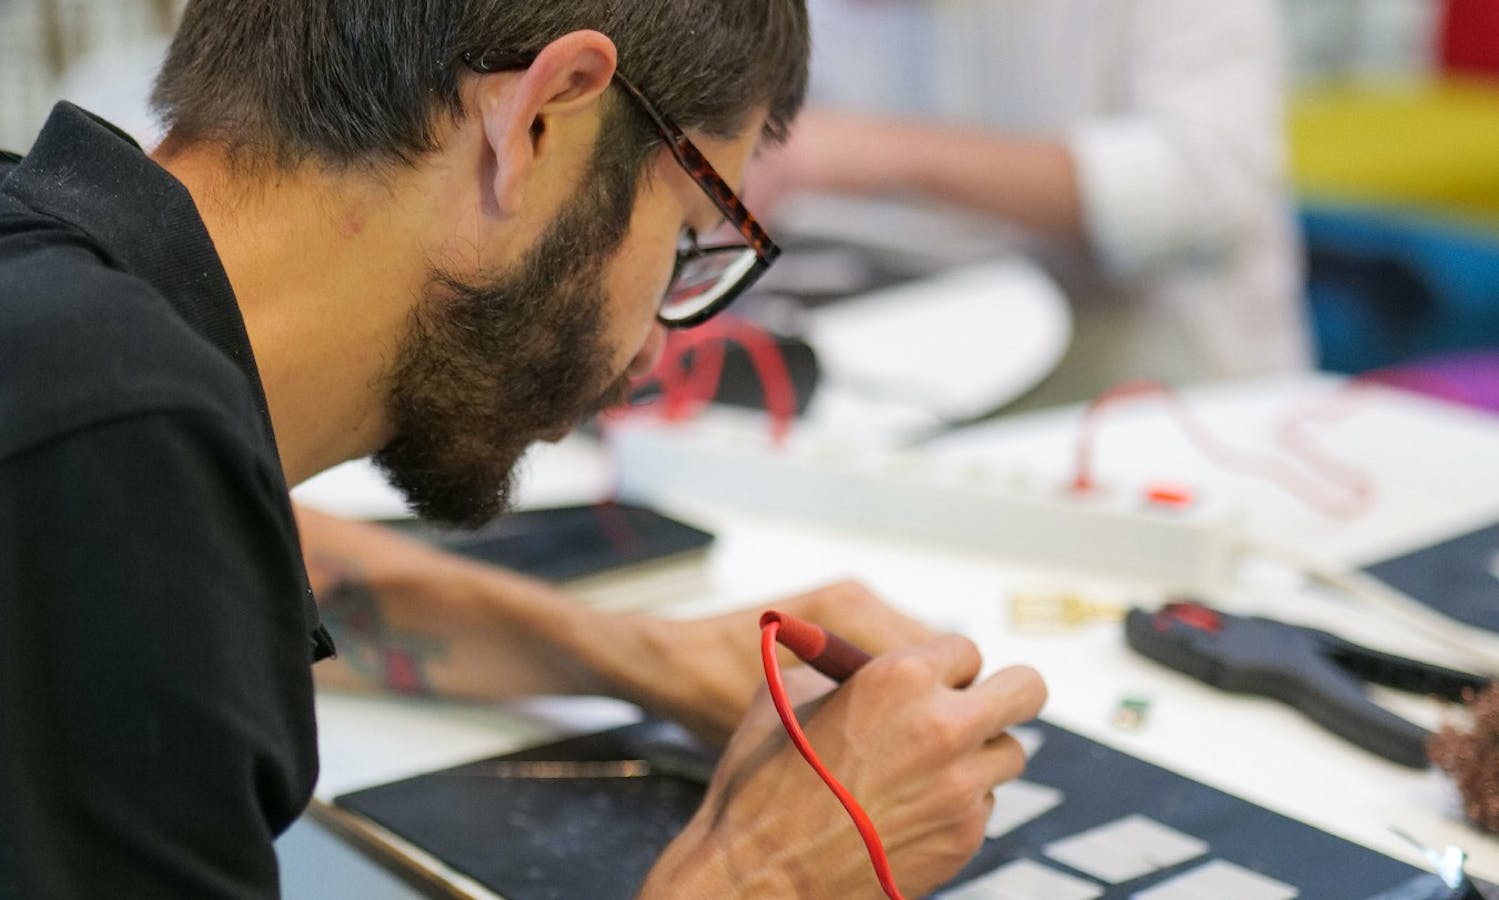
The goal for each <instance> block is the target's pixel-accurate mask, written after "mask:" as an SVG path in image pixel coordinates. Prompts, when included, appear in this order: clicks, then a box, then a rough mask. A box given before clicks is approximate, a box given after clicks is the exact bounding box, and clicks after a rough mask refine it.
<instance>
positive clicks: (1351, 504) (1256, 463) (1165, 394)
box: [1072, 381, 1374, 518]
mask: <svg viewBox="0 0 1499 900" xmlns="http://www.w3.org/2000/svg"><path fill="white" fill-rule="evenodd" d="M1355 386H1356V385H1355ZM1142 396H1158V397H1160V398H1161V399H1162V400H1163V401H1165V403H1166V409H1167V411H1168V412H1169V413H1170V414H1171V416H1172V418H1173V419H1174V420H1175V422H1176V424H1177V427H1178V428H1179V429H1180V430H1181V432H1182V433H1183V435H1184V436H1185V437H1186V438H1187V440H1188V441H1190V442H1191V443H1192V445H1193V446H1195V447H1196V448H1197V450H1198V452H1200V453H1201V454H1202V455H1203V456H1205V457H1206V458H1208V459H1210V460H1212V461H1213V462H1215V463H1217V464H1218V465H1220V466H1222V467H1223V468H1225V469H1228V470H1230V471H1235V472H1239V473H1240V474H1243V475H1248V476H1251V477H1255V478H1259V479H1262V480H1264V481H1268V482H1270V483H1271V484H1274V485H1276V486H1277V487H1279V488H1281V489H1282V490H1284V491H1286V492H1287V493H1289V494H1290V495H1291V496H1293V497H1295V498H1296V499H1298V500H1300V501H1301V502H1303V503H1305V504H1306V505H1308V506H1310V507H1312V508H1313V509H1316V510H1318V511H1319V512H1322V513H1323V514H1325V515H1328V516H1332V517H1334V518H1351V517H1353V516H1357V515H1360V514H1362V513H1364V512H1366V511H1367V510H1368V508H1369V505H1370V503H1372V502H1373V497H1374V487H1373V485H1372V484H1371V483H1370V482H1369V479H1368V478H1367V476H1365V475H1364V474H1363V473H1362V472H1359V471H1358V470H1356V469H1354V468H1352V467H1350V466H1348V465H1346V464H1343V463H1340V462H1338V461H1337V460H1334V459H1333V458H1332V457H1331V456H1329V455H1328V454H1326V453H1325V452H1322V451H1321V450H1320V449H1318V448H1317V447H1315V446H1314V445H1312V444H1311V443H1310V442H1309V441H1306V440H1305V439H1304V438H1302V437H1301V435H1300V434H1299V433H1298V432H1297V430H1296V429H1297V428H1299V426H1300V425H1302V424H1305V422H1306V421H1309V420H1310V417H1309V416H1305V415H1303V416H1302V417H1300V418H1296V419H1288V420H1287V421H1286V422H1285V423H1284V424H1283V426H1282V431H1281V440H1282V442H1283V443H1284V444H1285V445H1286V447H1287V449H1288V450H1289V451H1290V453H1291V455H1292V456H1294V457H1296V458H1297V459H1299V460H1300V461H1301V462H1302V463H1303V464H1304V465H1305V466H1306V467H1307V468H1308V469H1311V470H1312V471H1314V472H1315V473H1316V474H1317V475H1318V476H1320V477H1321V478H1322V479H1323V481H1325V482H1328V484H1322V483H1319V482H1317V481H1315V480H1313V479H1311V478H1310V477H1309V476H1308V475H1307V474H1306V473H1305V472H1302V471H1301V470H1299V469H1297V468H1295V467H1294V466H1291V465H1289V464H1288V463H1286V462H1285V461H1284V460H1280V459H1276V458H1275V457H1272V456H1266V455H1264V454H1256V453H1251V452H1249V451H1246V450H1240V449H1239V448H1237V447H1232V446H1229V445H1228V444H1225V443H1224V442H1223V441H1221V440H1219V439H1218V438H1217V437H1215V436H1214V435H1213V433H1212V432H1211V431H1209V430H1208V428H1207V427H1206V426H1204V425H1203V424H1202V422H1201V421H1199V420H1198V419H1197V417H1196V416H1195V415H1193V414H1192V410H1191V408H1190V407H1188V406H1187V404H1186V401H1184V400H1183V399H1182V398H1181V396H1180V395H1179V394H1177V393H1176V392H1175V391H1174V390H1172V389H1171V388H1170V387H1168V386H1166V385H1164V384H1160V383H1158V382H1154V381H1127V382H1124V383H1123V384H1120V385H1117V386H1116V387H1113V388H1110V389H1109V390H1107V391H1105V392H1104V393H1102V394H1100V395H1099V396H1098V397H1097V398H1095V399H1094V400H1093V402H1091V403H1089V404H1088V407H1087V409H1086V410H1084V412H1083V419H1082V423H1081V425H1080V426H1079V430H1078V437H1077V445H1076V456H1075V459H1076V468H1075V469H1074V475H1073V480H1072V487H1073V490H1076V491H1089V490H1092V489H1093V487H1094V480H1093V458H1094V456H1095V450H1094V445H1095V444H1096V442H1097V439H1098V429H1099V422H1100V420H1101V418H1102V414H1103V412H1104V411H1105V410H1106V409H1108V408H1109V407H1111V406H1114V405H1116V404H1118V403H1120V402H1121V401H1124V400H1128V399H1133V398H1137V397H1142ZM1329 484H1330V485H1332V486H1334V487H1335V488H1336V492H1334V493H1330V492H1329Z"/></svg>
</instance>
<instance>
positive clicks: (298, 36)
mask: <svg viewBox="0 0 1499 900" xmlns="http://www.w3.org/2000/svg"><path fill="white" fill-rule="evenodd" d="M579 29H595V30H598V31H600V32H603V33H604V34H606V35H608V36H609V37H610V38H611V39H612V40H613V41H614V43H615V45H616V46H617V47H618V49H619V66H620V71H622V72H623V73H624V74H625V75H626V76H628V77H629V78H630V80H631V81H633V82H634V83H635V84H636V85H638V86H639V87H640V89H641V90H642V91H643V92H644V93H645V94H646V96H648V97H650V98H651V100H652V101H654V102H655V103H656V104H657V106H658V107H659V108H660V109H661V111H662V112H663V113H665V114H666V115H667V116H669V117H671V118H672V119H674V120H675V121H676V122H677V123H678V124H679V125H681V126H682V127H683V128H698V129H701V130H703V131H704V132H706V133H708V134H711V135H713V136H715V137H722V138H731V137H735V136H737V135H739V134H740V133H742V131H743V129H744V125H745V123H746V120H747V118H748V115H749V114H750V113H751V112H752V111H753V110H755V109H757V108H760V107H764V108H766V109H768V111H769V119H768V121H767V123H766V133H767V135H768V136H769V137H771V138H772V139H778V138H780V137H783V136H784V134H785V131H786V128H787V126H788V124H789V122H790V120H791V119H792V118H793V117H794V116H795V115H796V112H797V110H798V108H799V107H800V105H801V102H802V98H803V95H804V93H805V91H806V84H807V57H808V53H809V37H808V26H807V12H806V5H805V2H804V0H190V2H189V3H188V4H187V8H186V11H185V13H184V15H183V20H182V24H181V26H180V28H179V29H178V32H177V36H176V38H175V39H174V40H173V42H172V47H171V50H170V52H169V53H168V55H167V59H166V63H165V65H164V67H163V68H162V71H161V74H160V76H159V77H158V79H157V82H156V90H155V93H154V95H153V97H152V103H153V105H154V107H155V109H156V111H157V113H158V114H159V115H160V116H161V117H162V120H163V124H164V125H166V126H167V128H168V130H169V141H170V142H171V143H173V144H186V143H195V142H200V141H202V142H213V143H219V144H222V145H224V146H225V147H227V148H228V149H230V150H231V151H233V152H234V154H235V155H237V156H238V155H243V156H248V157H249V158H251V159H254V160H256V161H259V162H270V163H272V164H275V165H282V166H291V165H295V164H298V163H301V162H303V161H316V162H319V163H322V164H325V165H331V166H335V167H344V166H358V165H361V164H381V163H385V164H389V163H393V162H395V163H413V162H415V161H416V160H417V159H419V158H420V157H421V156H422V154H424V153H428V152H431V151H433V150H435V149H437V135H438V134H439V128H440V126H441V124H442V123H443V117H444V116H448V117H450V118H454V119H456V118H459V117H461V116H462V115H463V114H464V110H463V105H462V102H461V99H460V96H459V77H460V75H461V74H462V73H463V72H464V71H465V68H464V65H463V63H462V61H461V59H462V56H463V54H464V53H466V52H471V53H475V54H478V53H482V52H484V51H489V50H497V51H501V52H505V53H515V54H534V53H537V52H539V51H540V50H541V49H542V48H543V47H545V46H546V45H547V44H548V43H550V42H551V41H553V40H555V39H557V38H559V37H561V36H562V35H564V34H567V33H568V32H571V31H577V30H579ZM637 118H638V117H637ZM632 130H633V131H634V132H635V133H634V134H633V135H622V136H621V139H629V140H632V141H639V142H641V143H649V142H651V141H653V137H652V134H653V133H652V132H650V131H649V130H648V128H647V127H645V126H641V127H639V128H637V129H632ZM641 158H642V159H643V155H642V157H641Z"/></svg>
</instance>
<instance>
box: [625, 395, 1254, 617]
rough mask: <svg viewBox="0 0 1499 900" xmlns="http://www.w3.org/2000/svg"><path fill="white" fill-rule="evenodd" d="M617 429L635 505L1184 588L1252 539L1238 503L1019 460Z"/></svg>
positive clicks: (705, 430)
mask: <svg viewBox="0 0 1499 900" xmlns="http://www.w3.org/2000/svg"><path fill="white" fill-rule="evenodd" d="M614 437H615V449H616V455H617V459H618V463H619V472H620V497H621V499H624V500H628V501H632V502H638V503H646V504H655V505H663V506H667V507H670V506H671V505H672V504H683V503H687V504H692V503H704V502H706V503H712V504H719V505H723V506H724V507H726V508H729V509H734V510H738V511H741V512H748V513H756V514H768V515H773V516H785V517H788V518H795V519H800V520H804V521H811V522H817V523H820V524H826V525H831V526H835V527H840V528H848V529H853V530H865V531H874V532H879V533H883V534H887V535H897V536H906V537H911V538H914V539H921V540H927V541H934V542H939V543H946V544H949V545H952V546H961V547H963V548H966V549H977V550H981V551H989V552H992V553H994V554H996V555H998V556H1002V557H1005V558H1009V559H1015V560H1017V561H1024V562H1037V563H1042V564H1047V565H1060V566H1065V567H1075V568H1079V569H1086V570H1089V571H1092V572H1097V573H1104V574H1112V575H1118V576H1125V577H1129V578H1138V579H1144V580H1148V581H1151V582H1156V583H1160V584H1161V585H1162V586H1165V587H1176V588H1207V587H1212V586H1215V585H1221V584H1223V583H1224V582H1226V581H1227V580H1228V577H1229V574H1230V568H1231V566H1232V563H1233V562H1234V558H1235V554H1236V553H1237V551H1238V549H1239V546H1240V542H1241V528H1240V525H1239V516H1238V515H1237V514H1236V511H1235V510H1234V509H1231V508H1229V507H1227V506H1224V505H1221V504H1217V503H1214V502H1212V499H1211V498H1204V497H1202V496H1197V497H1193V498H1192V501H1191V502H1190V503H1188V504H1186V505H1181V506H1169V505H1162V504H1158V503H1152V502H1150V501H1149V500H1147V498H1146V496H1145V492H1144V490H1143V489H1139V490H1133V491H1126V490H1123V489H1119V488H1114V487H1111V486H1108V485H1104V486H1102V487H1100V488H1097V489H1095V490H1093V491H1090V492H1088V493H1087V494H1079V493H1077V492H1075V491H1072V490H1070V489H1069V487H1068V486H1067V485H1065V484H1062V483H1059V482H1058V481H1056V480H1047V481H1045V482H1044V483H1037V481H1036V479H1032V478H1029V477H1027V475H1026V473H1025V472H1023V471H1019V470H1017V469H1015V468H1014V467H1009V466H1005V467H1001V466H995V465H990V464H986V463H983V462H982V461H972V460H970V461H965V462H951V461H943V460H934V459H930V458H927V457H924V456H919V455H915V454H911V453H903V452H896V451H889V450H870V449H866V448H860V447H858V446H855V445H852V444H849V443H844V442H840V441H838V440H837V439H830V438H828V437H826V436H823V437H818V438H809V437H806V436H802V437H801V438H795V439H793V440H792V441H790V442H788V443H787V444H786V445H784V446H782V447H774V446H772V445H771V442H770V440H769V438H768V437H767V435H766V433H765V427H764V425H763V424H762V423H760V422H738V421H732V420H730V421H724V422H719V421H714V422H708V421H705V420H698V421H696V422H694V423H692V424H691V425H689V426H685V427H683V426H674V425H663V424H646V423H627V424H625V425H624V426H623V427H621V428H620V429H619V430H618V432H617V433H616V434H615V435H614Z"/></svg>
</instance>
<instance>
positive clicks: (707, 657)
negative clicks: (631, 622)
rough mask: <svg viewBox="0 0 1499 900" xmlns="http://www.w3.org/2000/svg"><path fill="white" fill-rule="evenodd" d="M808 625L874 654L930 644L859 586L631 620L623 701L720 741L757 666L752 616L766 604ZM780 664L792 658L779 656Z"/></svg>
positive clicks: (915, 625)
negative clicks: (635, 638) (634, 643)
mask: <svg viewBox="0 0 1499 900" xmlns="http://www.w3.org/2000/svg"><path fill="white" fill-rule="evenodd" d="M772 605H773V606H774V607H775V608H776V609H779V610H781V611H783V612H787V613H790V614H792V615H794V616H797V617H799V618H802V619H806V620H807V621H809V622H814V623H816V624H818V625H821V626H823V627H824V628H827V629H829V630H831V631H835V632H837V633H838V634H839V635H841V636H843V637H845V638H847V639H848V640H850V641H852V642H853V643H854V644H856V645H858V646H860V647H862V648H864V649H865V650H868V651H869V652H870V653H873V654H875V655H879V654H881V653H886V652H889V651H891V650H897V649H900V648H903V647H910V646H912V645H914V644H917V643H920V642H923V641H927V640H930V639H931V638H932V636H933V634H932V632H931V631H930V630H929V629H928V628H927V627H926V626H925V625H922V624H921V623H920V622H917V621H916V620H914V619H911V618H910V617H908V616H906V615H903V614H902V613H900V612H897V611H896V610H894V609H892V608H891V607H890V606H888V605H886V604H885V603H883V602H881V601H880V600H879V599H877V598H876V597H875V596H874V594H872V593H870V592H869V590H868V589H867V588H865V587H864V586H863V585H860V584H857V583H854V582H841V583H838V584H833V585H829V586H827V587H823V588H819V589H817V590H814V591H809V592H807V593H805V594H800V595H798V596H795V597H790V598H787V599H783V600H777V601H776V602H775V603H774V604H766V605H765V606H757V607H754V608H751V609H745V610H740V611H737V612H732V613H727V614H725V615H720V616H714V617H712V618H708V619H700V620H695V621H670V620H657V619H638V620H636V622H635V624H636V625H637V626H638V628H639V629H640V640H641V642H642V644H643V647H642V648H641V650H640V651H638V652H636V653H634V654H632V656H633V659H632V660H631V665H630V671H629V672H628V674H623V675H622V676H621V677H622V678H623V679H625V680H627V681H628V682H629V684H628V687H627V688H626V689H625V693H626V694H627V696H628V698H629V699H631V700H634V701H636V702H638V703H640V704H641V705H643V706H645V707H647V708H648V709H650V710H651V711H652V712H654V713H656V714H658V715H662V716H666V717H668V718H671V719H674V720H676V721H678V722H681V723H682V724H684V725H686V726H688V727H689V728H691V729H693V730H694V731H695V732H697V733H698V734H699V735H701V736H702V737H705V738H707V739H709V740H712V741H714V742H716V743H722V742H723V741H724V740H726V739H727V738H728V736H729V734H730V733H731V732H732V731H733V730H734V728H735V727H736V726H737V725H738V724H739V721H740V719H741V718H742V717H743V716H744V713H745V710H746V709H747V708H748V707H749V704H750V700H751V698H752V697H753V696H754V694H755V690H756V689H757V688H758V687H760V686H761V685H763V684H764V683H765V673H764V670H763V669H762V668H761V665H760V627H759V617H760V614H761V613H762V612H764V611H765V609H766V608H768V607H769V606H772ZM781 659H782V664H783V665H788V666H789V665H792V664H794V663H795V659H794V658H792V657H791V656H790V655H789V654H786V653H785V652H784V651H783V653H782V657H781Z"/></svg>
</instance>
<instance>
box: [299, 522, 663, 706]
mask: <svg viewBox="0 0 1499 900" xmlns="http://www.w3.org/2000/svg"><path fill="white" fill-rule="evenodd" d="M297 520H298V525H299V527H300V529H301V533H302V545H303V553H304V556H305V558H306V561H307V568H308V574H309V575H310V576H311V578H312V583H313V590H314V592H315V593H316V595H317V598H318V603H319V609H320V612H321V614H322V617H323V622H324V624H325V625H326V626H327V627H328V629H329V631H330V633H332V635H333V638H334V643H335V644H336V645H337V647H338V651H339V655H338V659H337V660H332V661H329V663H326V664H323V665H319V666H318V667H317V669H318V678H319V682H320V683H322V684H325V685H331V686H339V687H352V688H370V689H385V690H394V691H399V692H404V693H420V694H438V695H443V696H450V697H466V698H474V699H496V698H502V697H512V696H521V695H526V694H578V693H613V694H618V693H621V692H622V691H624V690H626V689H627V687H626V686H624V685H621V684H619V683H618V678H617V677H616V673H615V672H614V670H615V669H617V668H618V667H619V665H620V664H619V663H616V662H615V661H614V660H615V658H616V656H617V655H622V654H624V653H626V652H628V650H629V647H628V646H627V645H628V644H629V642H630V641H632V640H633V639H634V637H635V634H636V628H635V627H634V626H635V623H634V622H633V620H631V619H629V618H627V617H616V616H608V615H605V614H602V613H599V612H597V611H595V610H591V609H588V608H586V607H584V606H582V605H580V604H578V603H577V602H576V601H573V600H572V599H571V598H569V597H568V596H566V595H565V594H563V593H562V592H560V591H558V590H556V589H555V588H552V587H550V586H548V585H546V584H543V583H541V582H538V581H535V580H533V579H530V578H526V577H524V576H521V575H517V574H515V573H513V572H507V571H504V570H501V569H497V568H494V567H491V566H485V565H482V564H479V563H475V562H472V561H470V560H466V559H463V558H461V557H457V556H454V555H452V554H448V553H443V552H441V551H438V550H435V549H433V548H431V547H428V546H426V545H425V544H422V543H420V542H418V541H413V540H411V539H409V538H407V537H405V536H403V535H399V534H396V533H394V532H392V531H391V530H389V529H386V528H382V527H379V526H376V525H371V524H368V523H363V522H352V521H348V520H345V519H340V518H337V517H334V516H330V515H327V514H324V513H320V512H317V511H314V510H309V509H305V508H299V509H298V510H297ZM604 635H607V636H608V639H607V641H606V640H605V639H604Z"/></svg>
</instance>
